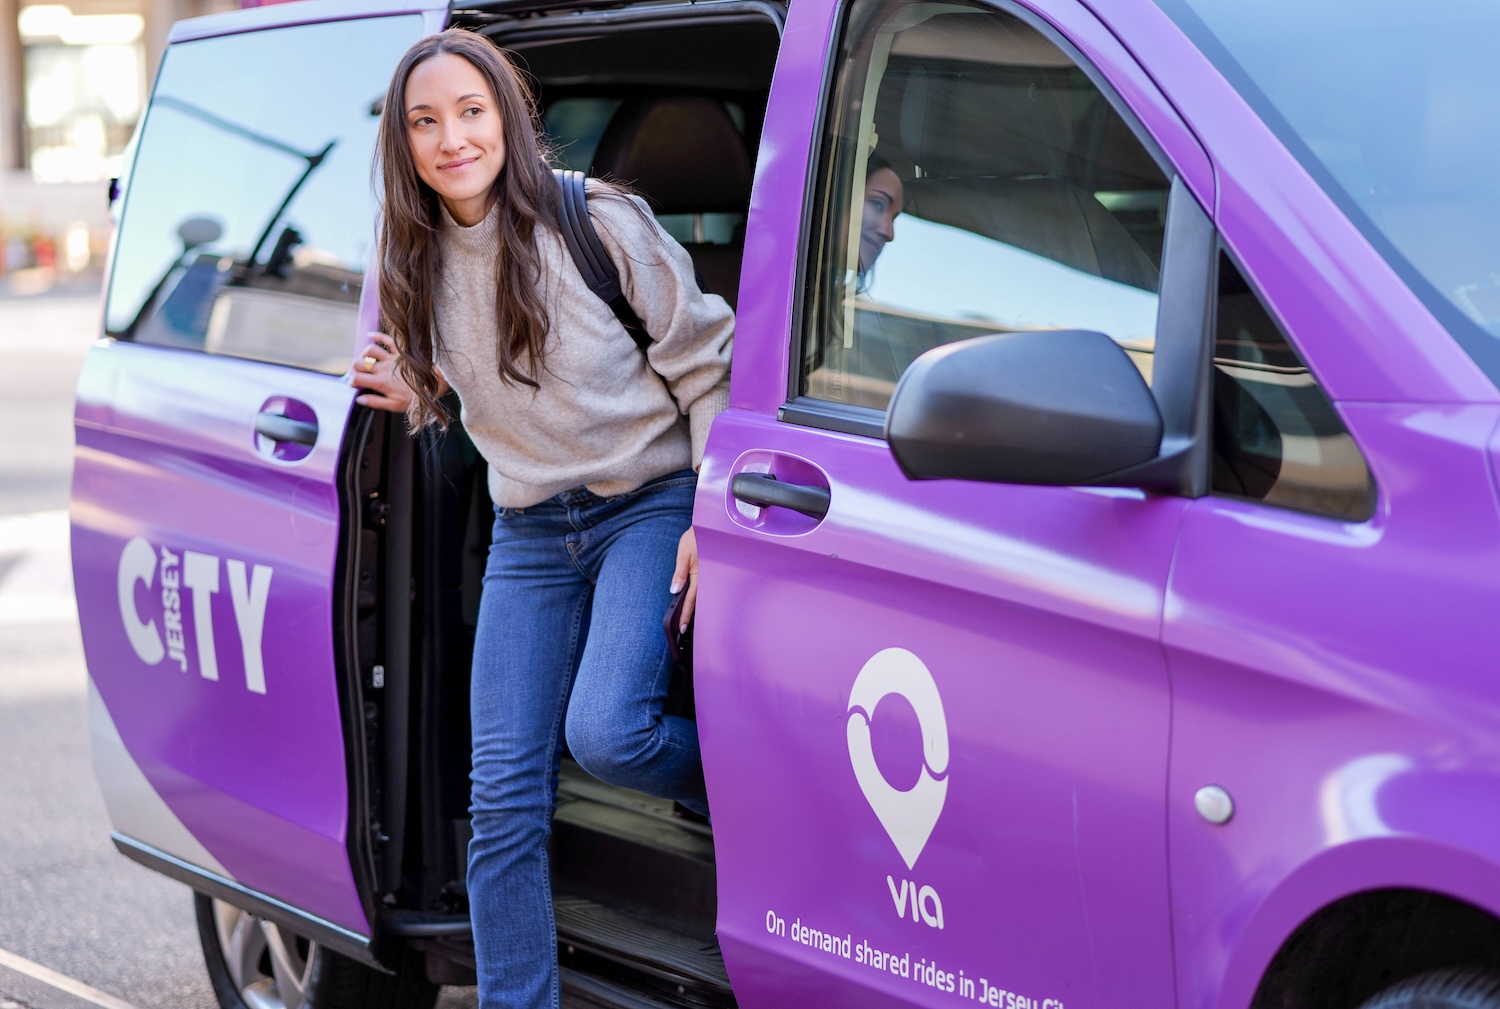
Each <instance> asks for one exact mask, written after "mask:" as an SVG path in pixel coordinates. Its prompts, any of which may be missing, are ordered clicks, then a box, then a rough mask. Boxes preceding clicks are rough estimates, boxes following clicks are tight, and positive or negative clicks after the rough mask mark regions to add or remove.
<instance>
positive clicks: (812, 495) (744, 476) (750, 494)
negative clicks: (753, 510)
mask: <svg viewBox="0 0 1500 1009" xmlns="http://www.w3.org/2000/svg"><path fill="white" fill-rule="evenodd" d="M729 493H731V494H733V495H734V496H735V498H736V499H737V500H740V501H743V502H745V503H746V504H753V505H761V506H766V505H775V506H776V507H778V508H790V509H792V511H798V512H801V513H802V514H804V515H810V516H812V517H813V518H815V519H820V518H822V517H823V516H824V515H827V514H828V496H829V495H828V488H827V487H809V486H807V485H805V484H800V483H782V482H781V481H780V480H777V479H776V478H775V477H774V476H772V475H771V474H769V473H736V474H735V475H734V479H733V480H730V481H729Z"/></svg>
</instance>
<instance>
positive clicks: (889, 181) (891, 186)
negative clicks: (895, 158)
mask: <svg viewBox="0 0 1500 1009" xmlns="http://www.w3.org/2000/svg"><path fill="white" fill-rule="evenodd" d="M905 203H906V187H905V186H904V185H902V183H901V177H900V176H899V175H897V174H896V170H895V169H894V168H892V167H891V163H890V162H889V161H887V160H886V159H885V158H883V157H881V156H880V155H879V154H875V153H871V155H870V160H869V161H868V162H867V163H866V165H865V201H864V207H863V209H862V210H861V212H860V223H859V270H858V271H857V273H856V276H857V277H858V283H857V284H856V287H857V289H858V290H860V291H865V290H868V289H869V286H870V283H871V281H872V280H874V271H875V260H877V259H879V258H880V254H881V252H883V251H884V250H885V247H886V245H887V244H888V243H890V242H894V241H895V240H896V218H897V217H898V216H899V215H900V213H901V208H902V205H903V204H905Z"/></svg>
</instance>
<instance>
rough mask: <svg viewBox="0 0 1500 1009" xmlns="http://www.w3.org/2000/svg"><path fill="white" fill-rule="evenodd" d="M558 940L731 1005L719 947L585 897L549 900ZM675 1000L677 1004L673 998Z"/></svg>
mask: <svg viewBox="0 0 1500 1009" xmlns="http://www.w3.org/2000/svg"><path fill="white" fill-rule="evenodd" d="M553 907H554V909H555V912H556V915H557V938H558V941H559V942H562V943H566V944H568V945H570V946H576V947H578V948H579V949H580V950H583V951H585V952H588V953H591V954H593V955H594V956H598V957H603V958H605V959H607V960H612V961H614V962H615V963H617V964H620V965H622V966H625V967H629V968H631V969H632V970H634V971H638V972H640V973H642V974H646V975H649V976H651V977H654V978H656V979H657V980H658V981H659V982H664V983H665V985H666V986H667V988H668V990H669V991H670V990H671V989H673V988H675V989H676V991H677V993H679V994H687V993H689V992H691V993H693V994H694V995H697V996H709V997H710V998H711V999H714V1000H716V1001H717V1000H718V999H723V1000H724V1002H725V1004H733V1003H732V1001H731V999H732V996H731V995H730V991H729V973H728V972H727V971H726V970H725V969H724V957H723V956H722V955H721V954H720V952H719V946H718V944H717V943H715V942H712V941H708V942H705V941H704V940H702V939H696V938H693V937H692V936H688V935H683V934H682V933H680V932H675V931H672V930H671V929H667V928H663V927H662V926H660V925H656V924H653V923H651V922H649V921H644V920H642V919H640V918H637V917H634V916H632V915H628V914H625V913H623V912H621V911H617V910H615V909H614V908H612V907H607V906H605V905H603V904H600V903H597V902H595V901H592V900H588V899H587V898H584V897H577V896H573V895H566V894H558V895H557V896H556V897H555V898H553ZM674 1001H675V1000H674Z"/></svg>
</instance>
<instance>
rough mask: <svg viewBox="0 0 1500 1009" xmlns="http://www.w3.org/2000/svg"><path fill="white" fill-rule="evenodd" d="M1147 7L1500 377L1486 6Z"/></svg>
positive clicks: (1200, 0)
mask: <svg viewBox="0 0 1500 1009" xmlns="http://www.w3.org/2000/svg"><path fill="white" fill-rule="evenodd" d="M1157 2H1158V3H1159V4H1160V5H1161V6H1162V8H1163V9H1165V10H1166V11H1167V13H1169V14H1170V15H1172V17H1173V18H1174V19H1175V20H1176V21H1177V22H1178V24H1179V25H1181V26H1182V28H1183V30H1184V31H1186V32H1187V33H1188V34H1189V35H1190V36H1192V38H1193V41H1194V42H1196V43H1197V44H1198V46H1199V48H1201V49H1202V50H1203V51H1204V53H1205V54H1206V55H1207V56H1208V57H1209V58H1210V59H1212V60H1213V61H1214V62H1215V64H1216V65H1218V67H1219V69H1220V70H1221V71H1223V73H1224V75H1225V76H1226V77H1227V78H1229V80H1230V81H1231V82H1232V83H1233V84H1234V85H1235V87H1236V88H1237V89H1238V90H1239V91H1240V93H1241V94H1243V95H1244V96H1245V98H1246V99H1247V100H1248V101H1249V102H1250V103H1251V104H1252V105H1253V106H1255V109H1256V111H1257V112H1258V113H1259V114H1260V115H1261V117H1262V118H1263V119H1265V121H1266V123H1267V125H1268V126H1270V127H1271V129H1273V130H1275V131H1276V133H1277V136H1278V137H1280V139H1281V140H1282V141H1283V142H1284V143H1285V144H1286V145H1287V147H1288V149H1289V150H1290V151H1291V152H1292V153H1293V154H1294V155H1295V156H1296V157H1297V158H1298V160H1300V161H1301V162H1302V164H1303V165H1304V166H1305V167H1306V168H1307V169H1308V171H1309V172H1311V173H1312V175H1313V176H1314V177H1315V178H1317V179H1318V180H1319V182H1320V183H1321V184H1322V186H1323V187H1324V189H1326V190H1327V191H1328V193H1329V195H1330V196H1332V197H1333V198H1334V199H1335V200H1337V201H1338V202H1339V204H1340V205H1341V207H1342V208H1343V209H1344V211H1345V212H1346V213H1347V214H1348V215H1349V218H1350V220H1351V221H1353V222H1354V224H1355V225H1356V226H1357V227H1359V228H1360V230H1361V231H1363V232H1364V234H1365V236H1366V237H1367V238H1369V239H1370V240H1371V242H1372V244H1374V245H1375V247H1376V248H1377V249H1379V250H1380V251H1381V253H1382V255H1384V256H1385V257H1386V259H1387V260H1388V261H1390V263H1391V265H1392V266H1393V267H1394V268H1395V269H1396V270H1397V271H1398V272H1399V273H1401V274H1402V275H1403V277H1404V278H1405V280H1406V281H1407V283H1408V284H1410V285H1411V287H1412V290H1413V291H1414V292H1415V293H1416V294H1417V296H1418V297H1420V298H1422V300H1423V301H1424V302H1426V304H1427V306H1428V308H1429V309H1431V310H1432V312H1433V314H1434V315H1436V316H1437V317H1438V319H1439V320H1441V321H1442V323H1443V325H1444V326H1446V327H1447V328H1448V330H1449V331H1450V332H1451V333H1453V335H1454V336H1455V337H1456V338H1457V339H1458V341H1459V343H1460V344H1462V345H1463V346H1464V348H1465V349H1466V350H1467V351H1468V352H1469V354H1470V355H1472V356H1473V357H1474V359H1475V360H1476V361H1477V362H1478V363H1479V365H1480V366H1481V367H1483V368H1484V369H1485V370H1486V371H1487V372H1488V373H1489V375H1490V377H1491V379H1493V380H1495V381H1497V382H1500V339H1497V338H1500V169H1497V167H1496V166H1497V165H1500V115H1497V114H1496V96H1497V95H1500V51H1497V44H1496V40H1497V39H1500V4H1496V3H1495V2H1494V0H1445V2H1444V3H1438V4H1424V5H1422V6H1420V7H1414V6H1412V5H1411V4H1409V3H1404V2H1401V0H1321V2H1319V3H1313V4H1309V3H1304V2H1301V0H1266V2H1264V3H1254V4H1247V3H1242V2H1240V0H1157Z"/></svg>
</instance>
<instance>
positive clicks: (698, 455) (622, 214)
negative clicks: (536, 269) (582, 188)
mask: <svg viewBox="0 0 1500 1009" xmlns="http://www.w3.org/2000/svg"><path fill="white" fill-rule="evenodd" d="M588 206H589V212H590V216H591V217H592V218H593V221H594V225H595V230H596V231H598V232H599V237H600V238H601V239H602V240H603V242H604V247H605V249H606V250H608V252H609V256H610V259H611V260H612V261H613V262H614V264H615V268H616V269H617V270H619V271H620V286H621V288H622V289H623V290H624V292H625V298H626V300H628V301H629V302H630V306H631V307H632V308H634V309H635V313H636V315H638V316H639V317H640V320H641V322H642V323H643V324H644V325H645V327H646V332H648V333H650V334H651V341H652V342H651V347H650V348H649V349H648V350H647V352H646V358H647V360H648V361H649V362H650V364H651V367H652V369H653V370H655V371H656V373H657V374H659V375H660V376H661V377H662V380H663V381H664V382H666V385H667V388H668V389H669V390H670V391H671V393H672V397H673V398H674V399H676V400H677V408H678V409H679V410H680V411H681V412H682V413H683V415H684V416H686V417H687V419H688V430H689V432H690V433H691V435H692V440H693V465H694V466H695V467H696V466H697V465H698V464H699V463H700V462H701V461H702V459H703V447H704V443H705V442H706V441H707V440H708V429H709V425H710V424H711V423H712V422H713V419H714V418H715V417H717V416H718V415H719V414H720V413H721V412H723V410H724V408H725V407H726V406H728V405H729V360H730V355H731V354H732V352H733V350H734V313H733V311H731V310H730V308H729V304H728V302H726V301H725V300H724V299H723V298H721V297H719V296H718V295H717V294H704V293H703V292H702V291H700V290H699V289H698V281H697V279H696V277H695V275H694V271H693V261H692V258H691V257H690V256H689V255H688V253H687V250H686V249H684V248H683V247H682V246H681V245H679V244H678V242H677V240H676V239H674V238H673V237H672V236H671V235H669V234H667V233H666V231H664V230H662V227H661V225H659V224H657V222H656V219H655V218H654V217H653V216H652V215H651V210H650V208H649V207H648V206H647V205H646V201H644V200H642V199H641V198H640V197H638V196H631V197H624V198H622V197H618V196H615V195H614V194H609V193H598V192H596V193H594V194H592V197H591V199H590V200H589V204H588Z"/></svg>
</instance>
